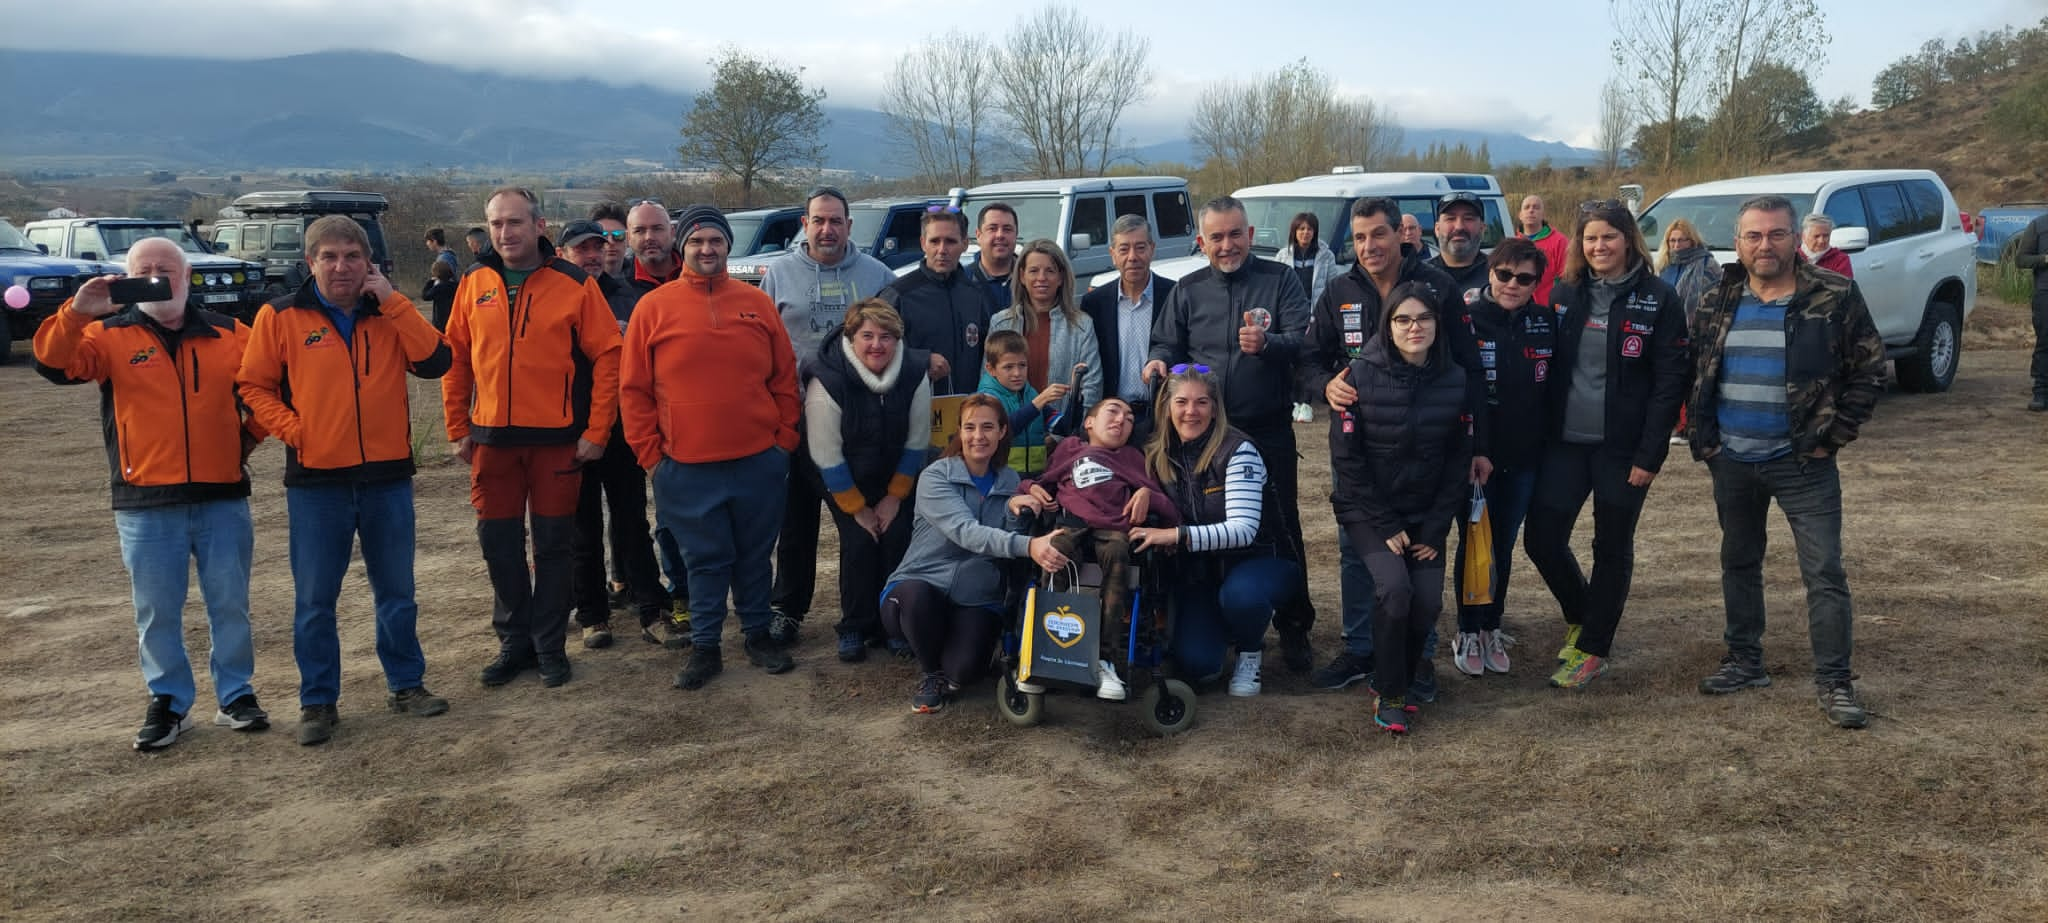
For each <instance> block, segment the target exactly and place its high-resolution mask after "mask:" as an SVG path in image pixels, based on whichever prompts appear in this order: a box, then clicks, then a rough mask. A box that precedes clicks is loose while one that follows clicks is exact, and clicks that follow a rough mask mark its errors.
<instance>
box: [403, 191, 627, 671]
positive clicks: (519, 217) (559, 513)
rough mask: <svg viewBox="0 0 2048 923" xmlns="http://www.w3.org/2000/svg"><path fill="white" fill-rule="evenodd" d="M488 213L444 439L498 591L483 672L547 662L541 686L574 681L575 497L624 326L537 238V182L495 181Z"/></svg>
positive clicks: (466, 297)
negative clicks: (494, 638)
mask: <svg viewBox="0 0 2048 923" xmlns="http://www.w3.org/2000/svg"><path fill="white" fill-rule="evenodd" d="M484 219H485V224H486V225H488V226H489V228H490V234H491V245H492V252H491V253H490V254H489V255H487V256H483V257H481V258H480V260H479V264H478V266H477V267H476V268H475V269H473V270H471V271H470V272H469V273H467V274H465V275H464V276H463V277H462V285H461V287H460V288H458V289H456V292H455V307H454V310H453V312H452V313H451V314H450V316H449V318H448V346H449V348H450V350H451V351H452V353H453V355H452V360H453V361H452V362H451V363H450V365H449V367H448V374H447V375H446V376H445V377H443V378H442V379H441V404H442V409H443V411H444V412H445V413H446V416H447V423H448V438H449V440H450V441H452V442H453V443H454V451H455V454H456V456H457V457H459V458H461V459H462V460H463V461H465V462H468V463H469V465H470V488H469V497H470V503H471V505H473V506H475V507H476V513H477V524H476V533H477V542H478V544H479V545H481V546H482V547H483V555H484V567H485V569H486V570H488V571H489V572H490V575H491V589H492V591H493V592H494V594H495V595H496V600H495V602H494V605H493V611H492V614H491V624H492V627H494V628H495V629H496V630H497V633H498V656H497V658H496V659H495V660H492V661H491V663H490V664H489V665H488V666H485V667H484V669H483V672H482V674H481V676H480V678H481V679H482V680H483V683H484V685H486V686H502V685H504V684H505V683H508V682H511V681H512V679H513V678H514V677H516V676H518V675H519V673H520V672H521V671H524V670H526V669H528V668H532V667H538V668H539V669H540V675H541V682H542V683H543V684H545V685H548V686H560V685H561V684H563V683H566V682H568V681H569V657H568V654H567V653H566V652H564V651H563V641H564V639H565V638H566V637H567V635H568V631H569V606H570V599H571V594H572V592H573V586H572V583H573V572H574V563H573V559H572V557H571V553H572V547H573V543H574V540H575V532H576V501H577V496H578V493H579V491H580V489H581V487H582V483H583V471H582V466H583V465H584V464H585V463H587V462H591V461H595V460H597V459H598V458H600V457H602V456H603V455H604V445H605V440H606V439H607V438H608V437H609V436H610V435H611V428H612V420H613V418H614V417H615V415H616V414H617V412H618V399H619V327H618V321H617V320H616V319H615V318H613V317H612V312H611V308H609V307H607V306H606V305H605V300H604V293H603V292H601V291H599V290H598V287H597V281H596V280H595V279H592V278H591V277H590V276H589V275H588V274H586V273H584V272H583V270H581V269H578V268H577V267H576V265H575V264H574V263H571V262H569V261H568V260H565V259H561V258H559V257H557V256H556V255H555V249H554V247H553V246H552V245H550V244H549V243H548V242H547V239H546V238H544V237H542V236H541V235H542V232H543V231H545V229H546V225H545V224H544V223H543V221H542V220H541V216H540V197H539V196H538V195H535V194H534V192H533V190H531V189H526V188H523V187H519V186H503V187H499V188H498V189H496V190H493V191H492V192H491V196H490V199H489V201H488V202H486V204H485V205H484ZM529 512H531V514H532V518H533V564H532V569H531V571H529V570H528V566H527V559H526V530H525V523H524V517H526V516H527V514H528V513H529ZM529 573H530V574H531V576H530V577H529Z"/></svg>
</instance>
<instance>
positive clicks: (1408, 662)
mask: <svg viewBox="0 0 2048 923" xmlns="http://www.w3.org/2000/svg"><path fill="white" fill-rule="evenodd" d="M1409 528H1410V530H1411V531H1410V532H1409V534H1410V535H1413V534H1415V533H1414V532H1413V531H1412V530H1413V529H1415V528H1416V526H1414V525H1412V524H1411V525H1410V526H1409ZM1345 531H1346V533H1347V534H1348V535H1349V537H1350V539H1351V547H1353V548H1357V549H1358V550H1359V555H1358V556H1359V557H1361V558H1364V559H1365V566H1366V568H1367V569H1368V570H1370V571H1372V598H1373V610H1372V655H1373V673H1372V688H1373V690H1374V691H1375V692H1378V693H1379V694H1381V695H1385V696H1402V695H1407V694H1408V687H1409V686H1410V685H1412V684H1413V683H1414V682H1415V666H1416V664H1417V663H1418V662H1420V661H1421V660H1422V659H1423V650H1424V647H1425V643H1426V642H1427V641H1428V640H1429V630H1430V629H1431V628H1433V627H1435V626H1436V620H1437V618H1438V617H1439V616H1441V615H1442V614H1443V611H1444V560H1445V557H1446V555H1444V554H1443V553H1442V552H1443V549H1441V548H1439V549H1437V552H1438V554H1437V556H1436V557H1435V558H1432V559H1430V560H1428V561H1423V560H1419V559H1417V558H1415V557H1413V556H1410V555H1405V554H1395V553H1394V552H1393V551H1392V550H1391V549H1389V548H1388V547H1387V543H1386V542H1384V541H1381V540H1380V539H1379V538H1378V537H1377V536H1375V535H1373V534H1372V530H1370V529H1368V528H1366V527H1365V526H1363V525H1355V526H1349V527H1346V529H1345Z"/></svg>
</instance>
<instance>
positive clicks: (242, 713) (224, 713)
mask: <svg viewBox="0 0 2048 923" xmlns="http://www.w3.org/2000/svg"><path fill="white" fill-rule="evenodd" d="M213 723H214V724H216V725H218V726H220V727H224V728H232V729H234V730H237V731H251V732H254V731H267V730H270V713H269V712H266V711H264V710H263V706H261V705H258V704H256V693H253V692H244V693H242V694H241V695H239V696H236V697H235V700H234V701H232V702H229V703H228V704H226V705H222V706H221V707H220V711H219V712H216V713H215V714H214V716H213Z"/></svg>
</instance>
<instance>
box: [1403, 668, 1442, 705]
mask: <svg viewBox="0 0 2048 923" xmlns="http://www.w3.org/2000/svg"><path fill="white" fill-rule="evenodd" d="M1408 698H1411V699H1414V700H1415V701H1417V702H1421V703H1423V704H1425V705H1427V704H1429V703H1430V702H1434V701H1436V661H1433V660H1430V659H1429V658H1427V657H1425V658H1423V659H1421V660H1418V661H1415V669H1414V671H1413V672H1411V673H1410V674H1409V676H1408Z"/></svg>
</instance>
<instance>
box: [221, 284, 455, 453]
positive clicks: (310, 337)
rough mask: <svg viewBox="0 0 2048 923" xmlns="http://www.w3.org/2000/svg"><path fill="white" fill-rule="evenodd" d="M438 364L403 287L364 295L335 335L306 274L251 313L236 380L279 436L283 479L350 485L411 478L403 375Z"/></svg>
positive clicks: (432, 335)
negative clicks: (344, 332)
mask: <svg viewBox="0 0 2048 923" xmlns="http://www.w3.org/2000/svg"><path fill="white" fill-rule="evenodd" d="M448 364H449V349H448V344H447V343H446V342H444V341H443V340H442V339H441V334H440V332H438V331H436V330H435V329H434V325H433V324H430V323H428V322H427V319H426V318H424V317H421V316H420V312H419V309H418V308H415V307H413V303H412V302H411V301H409V300H407V299H406V297H405V296H404V295H400V294H398V293H397V292H393V293H391V297H390V298H387V299H382V300H381V301H380V300H379V299H378V298H377V297H376V296H374V295H367V294H366V295H364V296H363V297H362V299H361V300H360V301H359V302H358V303H357V305H356V309H355V330H354V332H353V336H352V337H351V338H350V339H346V340H344V339H342V337H341V335H340V333H339V332H338V331H336V330H335V329H334V321H333V320H332V319H331V318H330V317H328V314H327V309H326V308H325V307H323V306H322V305H321V304H320V296H319V295H318V294H317V293H316V292H315V291H314V284H313V282H312V280H310V279H309V280H307V281H306V283H305V284H304V285H301V286H300V287H299V290H298V291H297V292H294V293H292V294H290V295H286V296H283V297H281V298H278V299H277V300H275V301H272V302H271V303H269V304H267V305H264V306H263V308H262V309H261V310H259V311H257V312H256V327H255V330H254V332H252V333H251V334H250V336H249V348H248V350H247V351H246V352H245V353H244V354H243V355H242V370H241V374H240V375H238V376H237V377H236V380H237V382H238V383H239V384H240V385H241V389H242V401H243V403H245V404H248V405H249V411H250V412H251V413H253V414H254V415H255V416H256V420H257V422H259V423H262V424H263V426H264V428H265V429H268V430H269V431H271V432H272V433H275V434H277V438H278V439H279V440H281V441H283V442H284V444H285V456H284V483H285V486H287V487H297V486H301V485H310V484H333V483H342V484H347V483H358V484H360V483H372V482H377V481H390V480H397V479H399V478H408V477H412V474H413V460H412V413H411V406H412V405H411V402H410V401H409V400H408V398H407V395H406V387H405V376H406V373H407V372H411V373H412V374H414V375H418V376H419V377H421V378H439V377H441V375H442V374H444V373H446V372H447V371H448Z"/></svg>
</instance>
